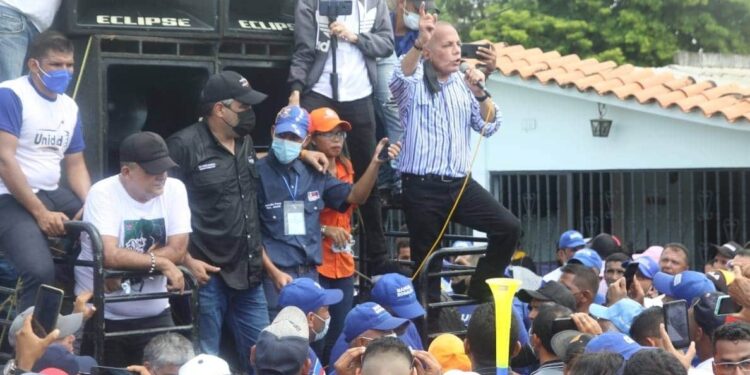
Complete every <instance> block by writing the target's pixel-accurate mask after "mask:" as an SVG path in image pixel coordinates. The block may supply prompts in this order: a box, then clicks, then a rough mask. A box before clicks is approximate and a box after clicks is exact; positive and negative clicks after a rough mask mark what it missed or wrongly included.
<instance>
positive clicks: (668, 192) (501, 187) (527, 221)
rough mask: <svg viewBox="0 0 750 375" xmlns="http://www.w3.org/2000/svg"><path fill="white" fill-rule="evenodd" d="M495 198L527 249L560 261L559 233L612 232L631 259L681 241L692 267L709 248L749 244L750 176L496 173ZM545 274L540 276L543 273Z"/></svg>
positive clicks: (726, 172) (740, 172) (725, 172)
mask: <svg viewBox="0 0 750 375" xmlns="http://www.w3.org/2000/svg"><path fill="white" fill-rule="evenodd" d="M490 178H491V181H490V185H491V191H492V193H493V195H494V196H495V197H496V198H497V199H498V200H499V201H500V202H502V203H503V204H504V205H505V206H506V207H508V208H509V209H510V210H511V211H512V212H513V213H514V214H516V216H518V218H519V219H521V222H522V228H523V231H524V236H523V239H522V248H523V249H524V250H526V252H527V253H529V254H530V255H531V256H532V257H533V258H534V259H535V260H536V261H537V263H538V264H539V263H545V262H554V250H555V247H556V243H557V240H558V236H559V235H560V233H562V232H564V231H565V230H568V229H577V230H579V231H581V232H582V233H583V234H584V236H585V237H591V236H595V235H597V234H598V233H601V232H606V233H612V234H614V235H616V236H618V237H619V238H621V239H622V240H623V243H624V245H625V246H626V247H627V248H628V249H630V251H633V252H640V251H643V250H644V249H645V248H647V247H648V246H650V245H663V244H665V243H668V242H681V243H683V244H685V245H687V246H688V248H689V249H691V251H692V257H693V264H694V267H695V266H700V265H702V264H703V263H704V262H705V254H706V249H707V247H708V246H709V245H710V244H721V243H724V242H727V241H729V240H734V241H737V242H740V243H743V242H744V241H747V240H750V238H749V237H748V234H749V233H750V216H748V212H749V211H750V203H748V179H750V170H747V169H732V170H730V169H720V170H658V171H656V170H648V171H596V172H507V173H505V172H492V173H491V177H490ZM540 271H542V270H540Z"/></svg>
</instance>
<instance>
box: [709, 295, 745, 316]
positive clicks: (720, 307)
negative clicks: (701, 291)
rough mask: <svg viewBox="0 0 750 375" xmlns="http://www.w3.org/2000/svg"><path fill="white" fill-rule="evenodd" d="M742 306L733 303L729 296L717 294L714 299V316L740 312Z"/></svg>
mask: <svg viewBox="0 0 750 375" xmlns="http://www.w3.org/2000/svg"><path fill="white" fill-rule="evenodd" d="M740 310H742V306H740V305H738V304H736V303H734V301H732V297H730V296H719V298H718V299H717V300H716V310H715V311H714V313H715V314H716V316H722V315H730V314H735V313H738V312H740Z"/></svg>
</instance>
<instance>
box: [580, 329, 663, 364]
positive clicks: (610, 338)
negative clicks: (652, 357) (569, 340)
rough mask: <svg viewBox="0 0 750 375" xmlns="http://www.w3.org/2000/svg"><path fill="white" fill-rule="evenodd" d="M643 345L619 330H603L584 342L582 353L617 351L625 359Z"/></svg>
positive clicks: (643, 347)
mask: <svg viewBox="0 0 750 375" xmlns="http://www.w3.org/2000/svg"><path fill="white" fill-rule="evenodd" d="M643 349H648V348H647V347H645V346H640V345H639V344H638V343H637V342H635V341H634V340H633V339H631V338H630V336H628V335H626V334H624V333H620V332H605V333H602V334H601V335H599V336H596V337H594V338H593V339H591V341H589V343H588V344H586V349H585V350H584V351H583V352H584V353H601V352H610V353H618V354H620V355H621V356H622V357H623V358H625V360H626V361H627V360H628V359H630V357H632V356H633V354H635V353H638V352H639V351H641V350H643Z"/></svg>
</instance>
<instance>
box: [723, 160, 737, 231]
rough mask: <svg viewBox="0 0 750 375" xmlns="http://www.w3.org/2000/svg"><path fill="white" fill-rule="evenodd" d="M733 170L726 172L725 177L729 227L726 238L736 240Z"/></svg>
mask: <svg viewBox="0 0 750 375" xmlns="http://www.w3.org/2000/svg"><path fill="white" fill-rule="evenodd" d="M733 174H734V172H733V171H728V172H727V178H728V179H729V181H728V185H729V192H728V193H729V225H728V227H729V229H730V233H728V234H729V238H727V241H737V240H738V238H735V237H737V234H736V228H735V227H734V178H733ZM724 242H725V241H721V242H720V243H724Z"/></svg>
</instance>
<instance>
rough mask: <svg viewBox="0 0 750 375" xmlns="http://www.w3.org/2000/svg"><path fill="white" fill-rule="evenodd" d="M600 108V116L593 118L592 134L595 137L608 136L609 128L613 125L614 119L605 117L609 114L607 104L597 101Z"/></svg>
mask: <svg viewBox="0 0 750 375" xmlns="http://www.w3.org/2000/svg"><path fill="white" fill-rule="evenodd" d="M597 107H598V108H599V118H595V119H592V120H591V135H593V136H594V137H605V138H606V137H607V136H609V129H610V128H611V127H612V120H608V119H605V118H604V115H606V114H607V106H606V105H604V104H602V103H597Z"/></svg>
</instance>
